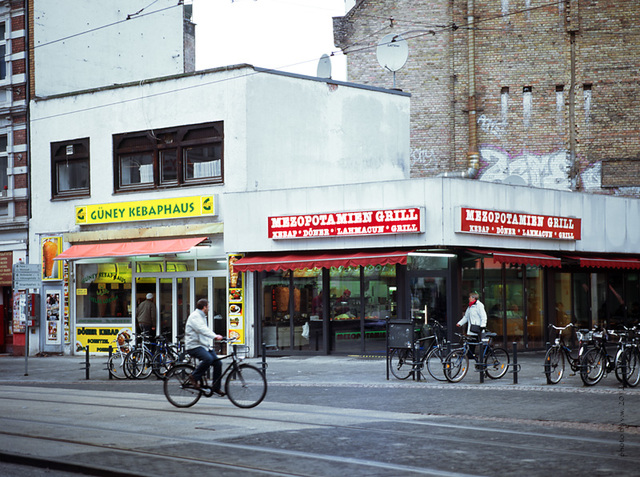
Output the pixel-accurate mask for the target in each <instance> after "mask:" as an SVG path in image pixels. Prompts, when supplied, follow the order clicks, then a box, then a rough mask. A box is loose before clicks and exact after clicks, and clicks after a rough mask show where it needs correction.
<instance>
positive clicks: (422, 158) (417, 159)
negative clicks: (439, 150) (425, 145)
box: [411, 149, 436, 166]
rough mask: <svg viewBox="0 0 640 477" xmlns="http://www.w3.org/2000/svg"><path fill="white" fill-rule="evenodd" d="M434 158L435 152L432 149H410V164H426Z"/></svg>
mask: <svg viewBox="0 0 640 477" xmlns="http://www.w3.org/2000/svg"><path fill="white" fill-rule="evenodd" d="M435 160H436V152H435V151H434V150H433V149H411V164H419V165H421V166H428V165H429V164H431V162H434V161H435Z"/></svg>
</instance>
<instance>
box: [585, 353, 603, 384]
mask: <svg viewBox="0 0 640 477" xmlns="http://www.w3.org/2000/svg"><path fill="white" fill-rule="evenodd" d="M580 365H581V367H580V377H581V378H582V382H583V383H584V384H585V386H593V385H595V384H598V382H600V380H601V379H602V377H603V376H604V368H605V366H606V359H605V356H603V353H602V350H600V349H599V348H591V349H590V350H589V351H587V352H586V354H585V355H584V356H583V357H582V362H581V363H580Z"/></svg>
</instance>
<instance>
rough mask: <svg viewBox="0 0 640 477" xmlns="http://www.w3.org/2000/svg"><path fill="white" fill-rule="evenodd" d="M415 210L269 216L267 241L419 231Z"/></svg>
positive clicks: (419, 217)
mask: <svg viewBox="0 0 640 477" xmlns="http://www.w3.org/2000/svg"><path fill="white" fill-rule="evenodd" d="M422 217H423V213H422V210H421V209H420V208H419V207H411V208H404V209H384V210H366V211H356V212H327V213H319V214H301V215H286V216H273V217H269V238H271V239H274V240H277V239H295V238H319V237H339V236H349V235H352V236H353V235H385V234H407V233H420V232H423V227H422V223H423V218H422Z"/></svg>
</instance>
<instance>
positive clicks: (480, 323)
mask: <svg viewBox="0 0 640 477" xmlns="http://www.w3.org/2000/svg"><path fill="white" fill-rule="evenodd" d="M478 298H479V295H478V293H477V292H472V293H469V307H468V308H467V311H466V312H465V313H464V316H463V317H462V319H461V320H460V321H458V323H457V325H456V326H458V327H460V326H462V325H464V324H465V323H466V324H467V334H468V335H471V336H478V335H480V334H481V331H484V329H485V328H486V327H487V312H486V311H485V310H484V305H483V304H482V302H481V301H480V300H478ZM476 326H477V327H479V328H480V329H478V328H476Z"/></svg>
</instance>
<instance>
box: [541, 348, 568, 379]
mask: <svg viewBox="0 0 640 477" xmlns="http://www.w3.org/2000/svg"><path fill="white" fill-rule="evenodd" d="M544 374H545V375H546V376H547V384H558V383H559V382H560V380H561V379H562V376H564V354H563V353H562V351H561V350H560V348H557V347H556V346H552V347H551V348H549V349H548V350H547V354H545V356H544Z"/></svg>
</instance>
